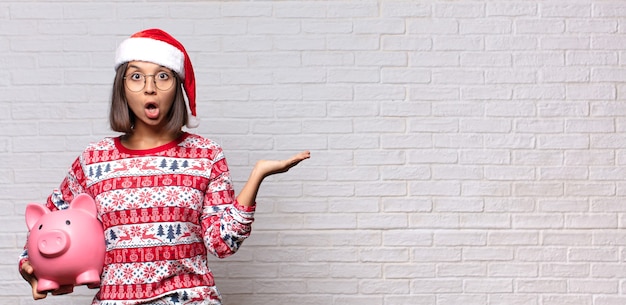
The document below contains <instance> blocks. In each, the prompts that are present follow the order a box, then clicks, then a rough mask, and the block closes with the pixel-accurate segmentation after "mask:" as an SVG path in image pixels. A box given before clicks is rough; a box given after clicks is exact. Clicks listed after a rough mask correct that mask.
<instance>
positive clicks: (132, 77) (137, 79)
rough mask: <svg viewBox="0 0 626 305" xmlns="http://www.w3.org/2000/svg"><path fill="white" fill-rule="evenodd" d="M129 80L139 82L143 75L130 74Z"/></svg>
mask: <svg viewBox="0 0 626 305" xmlns="http://www.w3.org/2000/svg"><path fill="white" fill-rule="evenodd" d="M130 79H132V80H136V81H140V80H142V79H143V74H141V73H132V74H131V75H130Z"/></svg>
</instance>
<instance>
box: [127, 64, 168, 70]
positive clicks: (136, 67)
mask: <svg viewBox="0 0 626 305" xmlns="http://www.w3.org/2000/svg"><path fill="white" fill-rule="evenodd" d="M130 68H134V69H136V70H140V71H141V70H142V69H141V67H138V66H135V65H128V67H127V69H130ZM159 69H167V70H171V69H170V68H168V67H166V66H159Z"/></svg>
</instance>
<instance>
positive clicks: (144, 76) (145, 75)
mask: <svg viewBox="0 0 626 305" xmlns="http://www.w3.org/2000/svg"><path fill="white" fill-rule="evenodd" d="M161 73H165V74H167V75H168V76H170V77H172V84H171V85H170V86H169V87H168V88H167V89H161V88H159V85H158V84H157V81H156V77H155V76H157V75H159V74H161ZM133 74H139V75H142V76H143V86H141V89H139V90H133V89H131V88H130V87H129V86H128V84H127V81H128V80H129V79H130V78H129V77H130V76H132V75H133ZM148 77H152V83H153V84H154V87H155V88H156V89H157V90H159V91H168V90H170V89H172V87H174V84H175V83H176V74H175V73H169V72H159V73H157V74H143V73H141V72H132V73H128V74H126V75H124V77H123V78H124V86H125V87H126V88H127V89H128V90H130V91H131V92H141V90H143V89H145V88H146V82H147V81H148ZM130 81H134V80H132V79H130Z"/></svg>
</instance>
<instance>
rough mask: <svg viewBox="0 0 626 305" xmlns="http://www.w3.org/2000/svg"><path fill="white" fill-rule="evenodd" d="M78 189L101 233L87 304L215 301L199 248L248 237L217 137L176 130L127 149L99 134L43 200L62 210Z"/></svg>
mask: <svg viewBox="0 0 626 305" xmlns="http://www.w3.org/2000/svg"><path fill="white" fill-rule="evenodd" d="M80 193H87V194H89V195H91V196H92V197H93V198H94V199H95V200H96V202H97V206H98V215H99V218H100V220H101V221H102V224H103V227H104V233H105V241H103V242H105V243H106V255H105V265H104V269H103V272H102V277H101V286H100V290H99V291H98V292H97V294H96V296H95V297H94V300H93V303H92V304H94V305H95V304H100V305H129V304H140V303H141V304H221V297H220V294H219V292H218V290H217V288H216V286H215V282H214V279H213V275H212V273H211V271H210V269H209V267H208V264H207V254H208V253H211V254H212V255H215V256H217V257H220V258H222V257H226V256H229V255H231V254H233V253H235V252H236V251H237V249H238V248H239V247H240V245H241V243H242V242H243V240H244V239H245V238H246V237H248V236H249V234H250V230H251V225H252V221H253V216H254V207H244V206H241V205H239V204H238V203H237V202H236V199H235V197H234V190H233V187H232V183H231V178H230V173H229V170H228V166H227V164H226V159H225V158H224V154H223V151H222V149H221V147H220V146H219V145H218V144H217V143H215V142H214V141H211V140H209V139H206V138H203V137H201V136H198V135H194V134H190V133H185V134H184V135H183V136H181V137H180V138H179V139H177V140H176V141H173V142H171V143H168V144H166V145H163V146H160V147H157V148H154V149H149V150H130V149H127V148H125V147H124V146H122V144H121V141H120V138H105V139H104V140H102V141H100V142H98V143H93V144H91V145H89V146H88V147H87V149H85V151H84V152H83V153H82V154H81V155H80V156H79V157H78V158H77V159H76V161H75V162H74V163H73V164H72V166H71V169H70V171H69V173H68V175H67V177H66V178H65V179H64V180H63V182H62V183H61V186H60V188H59V189H57V190H55V191H54V192H53V193H52V194H51V195H50V197H49V198H48V200H47V206H48V208H49V209H50V210H56V209H65V208H67V207H68V206H69V203H70V202H71V200H72V199H73V198H74V196H76V195H77V194H80ZM27 257H28V254H27V253H26V252H25V253H24V254H23V255H22V260H23V259H27Z"/></svg>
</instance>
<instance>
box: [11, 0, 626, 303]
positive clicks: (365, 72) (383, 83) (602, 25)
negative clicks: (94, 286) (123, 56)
mask: <svg viewBox="0 0 626 305" xmlns="http://www.w3.org/2000/svg"><path fill="white" fill-rule="evenodd" d="M624 20H626V2H624V1H622V0H603V1H596V0H576V1H570V0H550V1H547V0H546V1H541V0H523V1H522V0H520V1H510V0H490V1H445V0H438V1H435V0H423V1H394V0H380V1H271V2H270V1H253V2H247V1H246V2H231V1H224V2H219V1H213V2H202V1H188V2H187V1H171V2H168V1H159V2H156V3H142V2H119V1H118V2H102V1H100V2H93V1H81V0H79V1H7V0H4V1H1V2H0V66H1V67H2V68H1V69H0V126H2V127H1V128H0V201H1V202H2V206H3V207H4V208H3V209H2V210H0V221H1V222H2V223H3V225H2V226H0V254H1V255H0V270H1V272H2V274H3V276H2V277H1V278H0V285H2V287H3V289H0V304H1V305H4V304H34V303H35V302H34V301H32V300H31V297H30V289H29V288H28V286H27V284H26V283H25V282H23V281H22V279H21V278H20V276H19V274H18V273H17V265H16V263H17V262H16V261H17V256H18V254H19V252H20V251H21V247H22V245H23V244H24V239H25V230H26V228H25V224H24V220H23V214H24V213H23V212H24V207H25V205H26V203H27V202H30V201H42V200H44V198H45V197H46V196H47V195H48V193H49V192H50V190H51V189H52V188H53V187H55V186H57V185H58V183H59V182H60V181H61V179H62V177H63V175H64V173H65V171H66V170H67V168H68V166H69V164H70V162H71V161H72V160H73V159H74V158H75V157H76V155H77V154H78V153H79V152H80V151H81V149H82V148H84V146H85V145H86V144H87V143H88V142H90V141H94V140H97V139H100V138H101V137H103V136H105V135H111V132H110V131H109V130H108V127H107V126H108V125H107V111H108V105H107V102H108V97H109V90H110V86H111V81H112V77H113V68H112V61H113V52H114V50H115V47H116V45H117V43H119V42H120V41H121V40H122V39H124V38H125V37H127V36H128V35H129V34H131V33H133V32H135V31H137V30H140V29H142V28H146V27H162V28H164V29H166V30H167V31H169V32H171V33H172V34H174V36H176V37H177V38H179V39H180V40H181V41H182V42H183V43H184V44H185V46H186V47H187V49H188V51H189V52H190V54H191V57H192V60H193V62H194V64H195V68H196V72H197V82H198V91H199V92H198V96H199V106H198V107H199V109H198V110H199V115H200V117H201V118H202V124H201V126H200V128H199V129H197V130H196V131H197V132H198V133H200V134H202V135H204V136H208V137H211V138H214V139H216V140H218V141H219V142H220V143H222V144H223V146H224V148H225V151H226V154H227V157H228V159H229V163H230V164H231V167H232V172H233V175H234V178H235V179H236V181H237V189H240V188H241V186H242V183H243V181H244V180H245V179H246V178H247V174H248V171H249V170H250V168H251V165H252V164H253V163H254V161H255V160H256V159H259V158H282V157H286V156H288V155H290V154H291V153H292V152H294V151H297V150H301V149H311V150H312V156H313V158H312V159H311V160H308V161H306V162H305V163H304V164H303V165H302V166H300V167H299V168H297V169H295V170H294V171H293V172H290V173H288V174H285V175H282V176H276V177H273V178H271V179H270V180H269V181H267V182H266V184H264V186H263V189H262V191H261V198H260V199H259V208H258V211H259V212H258V214H257V221H256V223H255V226H254V232H253V234H252V237H251V238H250V239H249V240H248V241H247V242H246V243H245V245H244V247H243V248H242V250H241V251H240V252H239V253H238V254H236V255H235V256H233V257H230V258H228V259H225V260H221V261H218V260H216V259H212V260H211V267H212V269H213V270H214V272H215V274H216V277H217V282H218V285H219V287H220V288H221V291H222V293H223V294H224V299H225V302H226V304H229V305H235V304H247V305H255V304H258V305H260V304H268V303H271V304H305V305H307V304H310V305H313V304H315V305H318V304H341V305H350V304H358V305H363V304H365V305H369V304H372V305H380V304H385V305H402V304H407V305H408V304H411V305H413V304H423V305H458V304H467V305H474V304H475V305H485V304H489V305H518V304H519V305H522V304H523V305H565V304H567V305H572V304H577V305H578V304H580V305H592V304H593V305H623V304H626V295H625V294H624V291H626V281H625V280H624V278H625V277H626V267H625V266H624V262H625V261H626V230H624V229H625V226H626V204H625V203H624V202H623V199H624V196H626V183H625V182H624V181H623V180H624V177H626V167H625V166H626V161H625V160H626V155H625V154H624V152H623V148H625V147H626V136H624V135H623V132H624V131H626V119H624V118H623V116H624V115H626V94H625V93H626V86H624V84H623V82H624V81H625V80H626V67H624V66H625V65H626V59H625V58H626V51H625V50H626V31H625V28H626V23H625V21H624ZM92 294H93V290H88V289H86V288H84V287H81V288H78V289H77V291H76V292H75V293H74V294H72V295H68V296H59V297H49V298H48V299H46V300H45V301H41V302H37V304H87V303H88V302H89V300H90V299H91V296H92Z"/></svg>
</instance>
